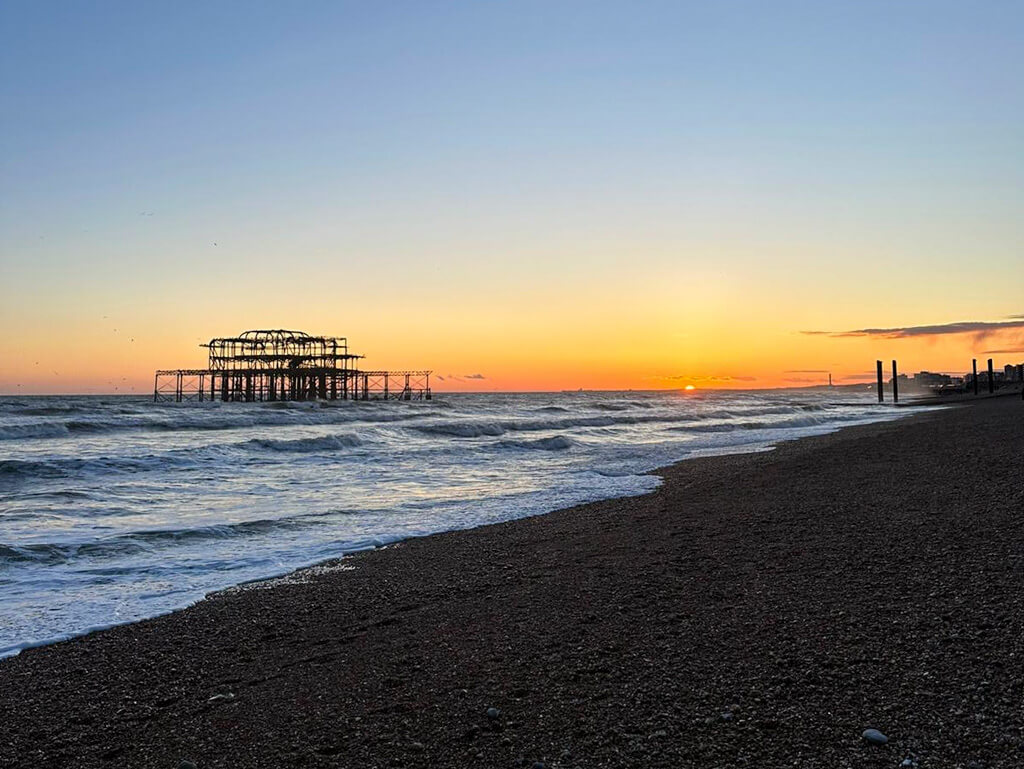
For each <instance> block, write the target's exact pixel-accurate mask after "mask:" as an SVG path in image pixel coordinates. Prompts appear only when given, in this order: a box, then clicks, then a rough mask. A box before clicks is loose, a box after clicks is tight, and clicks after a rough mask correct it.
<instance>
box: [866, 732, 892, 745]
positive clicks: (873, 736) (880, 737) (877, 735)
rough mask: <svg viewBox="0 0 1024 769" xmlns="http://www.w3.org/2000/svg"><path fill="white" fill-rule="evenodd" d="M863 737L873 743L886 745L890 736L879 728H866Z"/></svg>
mask: <svg viewBox="0 0 1024 769" xmlns="http://www.w3.org/2000/svg"><path fill="white" fill-rule="evenodd" d="M861 737H863V738H864V739H865V740H867V741H868V742H870V743H871V744H872V745H884V744H885V743H887V742H888V741H889V738H888V737H886V736H885V735H884V734H882V733H881V732H880V731H878V730H877V729H865V730H864V733H863V734H862V735H861Z"/></svg>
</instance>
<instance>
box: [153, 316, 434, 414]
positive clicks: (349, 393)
mask: <svg viewBox="0 0 1024 769" xmlns="http://www.w3.org/2000/svg"><path fill="white" fill-rule="evenodd" d="M200 347H206V348H208V349H209V351H210V355H209V367H208V368H205V369H161V370H159V371H157V372H156V375H155V377H154V380H153V400H154V401H176V402H181V401H192V400H198V401H202V400H211V401H212V400H220V401H242V402H256V401H305V400H363V401H367V400H406V401H408V400H430V397H431V394H430V374H431V372H430V371H405V370H403V371H363V370H360V369H359V368H357V367H356V361H358V360H359V359H361V358H363V357H364V356H362V355H356V354H354V353H350V352H349V350H348V340H347V339H346V338H345V337H333V336H311V335H310V334H307V333H305V332H303V331H288V330H286V329H270V330H254V331H244V332H242V333H241V334H239V335H238V336H233V337H219V338H216V339H211V340H210V341H209V342H207V343H206V344H203V345H200Z"/></svg>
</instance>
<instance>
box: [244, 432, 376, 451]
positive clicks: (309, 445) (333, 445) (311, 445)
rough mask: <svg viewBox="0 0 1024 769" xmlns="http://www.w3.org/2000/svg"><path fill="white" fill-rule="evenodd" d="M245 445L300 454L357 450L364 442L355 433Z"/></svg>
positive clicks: (248, 443)
mask: <svg viewBox="0 0 1024 769" xmlns="http://www.w3.org/2000/svg"><path fill="white" fill-rule="evenodd" d="M243 445H245V446H249V447H254V448H261V449H270V450H271V451H294V452H300V453H306V452H314V451H339V450H341V449H349V448H355V447H356V446H362V445H363V441H362V439H361V438H360V437H359V436H358V435H355V434H354V433H347V434H345V435H321V436H318V437H315V438H293V439H291V440H284V439H279V438H253V439H252V440H251V441H246V442H245V443H244V444H243Z"/></svg>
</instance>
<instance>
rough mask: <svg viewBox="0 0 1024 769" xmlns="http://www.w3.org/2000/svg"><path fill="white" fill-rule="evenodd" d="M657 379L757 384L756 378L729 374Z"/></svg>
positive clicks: (683, 375) (672, 375)
mask: <svg viewBox="0 0 1024 769" xmlns="http://www.w3.org/2000/svg"><path fill="white" fill-rule="evenodd" d="M654 378H655V379H685V380H687V381H689V382H756V381H757V377H756V376H731V375H729V374H670V375H667V376H656V377H654Z"/></svg>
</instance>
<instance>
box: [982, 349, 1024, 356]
mask: <svg viewBox="0 0 1024 769" xmlns="http://www.w3.org/2000/svg"><path fill="white" fill-rule="evenodd" d="M1020 352H1024V347H1017V348H1016V349H1012V350H982V352H981V354H982V355H1016V354H1017V353H1020Z"/></svg>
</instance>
